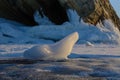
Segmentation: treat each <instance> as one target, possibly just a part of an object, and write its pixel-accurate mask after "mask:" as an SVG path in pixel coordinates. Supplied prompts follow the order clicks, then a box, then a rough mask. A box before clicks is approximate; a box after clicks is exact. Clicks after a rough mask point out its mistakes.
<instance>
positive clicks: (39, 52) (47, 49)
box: [23, 32, 79, 60]
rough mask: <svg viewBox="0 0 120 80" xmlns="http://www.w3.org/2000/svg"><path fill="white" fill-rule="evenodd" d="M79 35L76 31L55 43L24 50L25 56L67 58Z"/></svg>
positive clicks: (49, 58) (46, 58)
mask: <svg viewBox="0 0 120 80" xmlns="http://www.w3.org/2000/svg"><path fill="white" fill-rule="evenodd" d="M78 38H79V35H78V33H77V32H74V33H72V34H70V35H68V36H66V37H65V38H63V39H62V40H60V41H58V42H56V43H54V44H43V45H39V46H35V47H32V48H31V49H28V50H26V51H25V52H24V54H23V55H24V57H25V58H27V59H40V60H62V59H67V56H68V55H69V54H70V53H71V51H72V48H73V46H74V44H75V43H76V42H77V40H78Z"/></svg>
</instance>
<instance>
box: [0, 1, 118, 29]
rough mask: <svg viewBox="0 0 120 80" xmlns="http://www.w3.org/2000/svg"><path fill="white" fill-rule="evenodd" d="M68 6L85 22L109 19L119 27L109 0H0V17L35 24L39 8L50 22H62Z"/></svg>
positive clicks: (64, 19)
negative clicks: (35, 14)
mask: <svg viewBox="0 0 120 80" xmlns="http://www.w3.org/2000/svg"><path fill="white" fill-rule="evenodd" d="M40 8H42V9H40ZM68 8H72V9H75V10H76V11H77V12H78V14H79V15H80V16H81V17H82V19H83V20H84V21H85V22H88V23H91V24H94V25H96V24H97V23H98V22H100V21H102V20H104V19H111V20H112V21H113V23H114V24H115V25H116V26H117V27H118V28H119V29H120V19H119V18H118V16H117V15H116V13H115V11H114V9H113V7H112V6H111V4H110V2H109V0H0V17H3V18H7V19H11V20H15V21H18V22H21V23H24V24H28V25H35V24H36V23H35V22H34V19H33V14H34V12H35V11H36V10H39V12H40V14H41V13H42V12H43V13H44V14H45V15H46V16H47V17H48V18H49V19H50V20H51V21H52V22H54V23H56V24H62V23H63V22H65V21H68V17H67V14H66V10H67V9H68ZM41 15H42V14H41Z"/></svg>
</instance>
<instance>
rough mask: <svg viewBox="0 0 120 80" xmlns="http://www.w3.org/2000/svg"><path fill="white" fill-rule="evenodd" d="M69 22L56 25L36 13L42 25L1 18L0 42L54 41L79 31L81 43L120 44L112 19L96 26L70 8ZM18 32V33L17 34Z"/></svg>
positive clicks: (36, 17) (119, 33) (119, 36)
mask: <svg viewBox="0 0 120 80" xmlns="http://www.w3.org/2000/svg"><path fill="white" fill-rule="evenodd" d="M67 13H68V17H69V22H65V23H63V24H62V25H54V24H53V23H51V21H49V19H48V18H47V17H46V16H44V17H41V16H40V15H39V14H38V13H37V12H36V13H35V15H34V17H35V21H36V22H38V23H39V24H40V25H37V26H33V27H27V26H24V25H22V24H19V23H16V22H12V21H9V20H5V19H2V18H1V19H0V44H4V43H6V44H7V43H12V44H15V43H20V44H21V43H26V44H28V43H32V44H33V43H34V44H36V43H40V44H41V43H52V42H53V41H58V40H60V39H62V38H63V37H65V36H67V35H68V34H70V33H73V32H78V33H79V35H80V38H79V40H78V43H79V44H84V43H86V42H87V41H89V42H91V43H93V44H95V43H104V44H119V43H120V32H119V30H118V29H117V27H115V26H114V25H113V23H112V21H111V20H104V21H102V22H101V23H103V24H101V23H98V24H97V25H96V26H94V25H91V24H87V23H84V21H83V20H82V18H80V16H78V14H77V13H76V11H74V10H71V9H70V10H68V12H67ZM16 33H17V34H16ZM44 41H45V42H44Z"/></svg>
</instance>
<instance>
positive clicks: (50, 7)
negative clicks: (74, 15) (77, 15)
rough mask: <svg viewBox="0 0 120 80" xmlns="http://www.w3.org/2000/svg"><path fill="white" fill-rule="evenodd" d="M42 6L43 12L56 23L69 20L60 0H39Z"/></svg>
mask: <svg viewBox="0 0 120 80" xmlns="http://www.w3.org/2000/svg"><path fill="white" fill-rule="evenodd" d="M37 1H38V2H39V4H40V5H41V7H42V10H43V12H44V13H45V15H46V16H47V17H49V19H50V20H51V21H52V22H54V23H56V24H62V23H63V22H65V21H68V17H67V14H66V9H65V8H64V7H62V6H61V5H60V3H59V2H58V0H37Z"/></svg>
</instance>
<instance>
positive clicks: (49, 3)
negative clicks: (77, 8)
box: [0, 0, 68, 25]
mask: <svg viewBox="0 0 120 80" xmlns="http://www.w3.org/2000/svg"><path fill="white" fill-rule="evenodd" d="M40 7H42V9H43V12H44V13H45V14H46V15H47V16H48V18H49V19H50V20H51V21H52V22H54V23H56V24H62V23H63V22H65V21H67V20H68V17H67V14H66V10H65V9H64V8H63V7H62V6H61V5H60V4H59V2H58V1H57V0H0V17H3V18H7V19H11V20H15V21H18V22H21V23H24V24H28V25H35V24H37V23H35V21H34V18H33V14H34V12H35V11H36V10H40Z"/></svg>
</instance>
